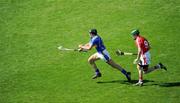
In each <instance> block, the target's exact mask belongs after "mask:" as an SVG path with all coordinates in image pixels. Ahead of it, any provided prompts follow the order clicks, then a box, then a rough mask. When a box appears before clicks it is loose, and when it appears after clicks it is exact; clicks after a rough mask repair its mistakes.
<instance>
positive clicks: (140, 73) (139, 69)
mask: <svg viewBox="0 0 180 103" xmlns="http://www.w3.org/2000/svg"><path fill="white" fill-rule="evenodd" d="M147 68H148V65H147V66H141V65H137V70H138V74H139V81H138V82H137V83H136V84H135V86H142V85H143V70H145V69H147Z"/></svg>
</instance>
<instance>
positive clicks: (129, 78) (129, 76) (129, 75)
mask: <svg viewBox="0 0 180 103" xmlns="http://www.w3.org/2000/svg"><path fill="white" fill-rule="evenodd" d="M126 78H127V79H128V81H129V82H130V81H131V72H127V74H126Z"/></svg>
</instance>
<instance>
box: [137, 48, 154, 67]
mask: <svg viewBox="0 0 180 103" xmlns="http://www.w3.org/2000/svg"><path fill="white" fill-rule="evenodd" d="M150 60H151V55H150V53H149V51H147V52H146V53H144V54H141V57H140V62H139V63H138V64H139V65H142V66H144V65H149V64H150Z"/></svg>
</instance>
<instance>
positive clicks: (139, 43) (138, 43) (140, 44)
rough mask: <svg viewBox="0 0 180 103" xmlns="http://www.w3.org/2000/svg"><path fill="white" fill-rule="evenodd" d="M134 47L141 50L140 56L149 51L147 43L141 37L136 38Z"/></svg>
mask: <svg viewBox="0 0 180 103" xmlns="http://www.w3.org/2000/svg"><path fill="white" fill-rule="evenodd" d="M136 46H137V47H138V48H141V54H144V53H146V52H147V51H149V49H150V45H149V42H148V41H147V40H146V39H145V38H144V37H142V36H140V35H139V36H137V38H136Z"/></svg>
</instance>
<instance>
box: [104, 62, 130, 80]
mask: <svg viewBox="0 0 180 103" xmlns="http://www.w3.org/2000/svg"><path fill="white" fill-rule="evenodd" d="M107 63H108V64H109V65H110V66H111V67H113V68H115V69H117V70H119V71H121V72H122V73H123V74H124V75H125V76H126V78H127V79H128V81H130V80H131V77H130V72H127V71H126V70H125V69H123V68H122V67H121V66H120V65H119V64H117V63H115V62H114V61H113V60H112V59H110V60H108V61H107Z"/></svg>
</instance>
